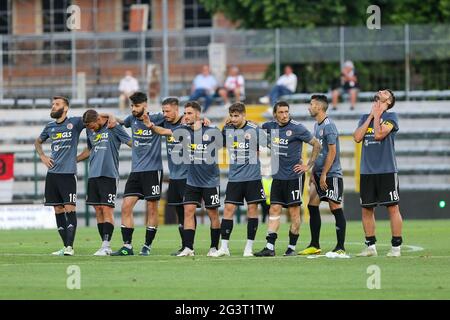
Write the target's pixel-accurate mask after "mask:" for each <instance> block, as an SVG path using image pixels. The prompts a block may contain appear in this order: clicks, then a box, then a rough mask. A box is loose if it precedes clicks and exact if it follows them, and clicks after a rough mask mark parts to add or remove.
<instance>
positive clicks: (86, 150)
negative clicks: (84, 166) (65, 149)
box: [77, 148, 91, 162]
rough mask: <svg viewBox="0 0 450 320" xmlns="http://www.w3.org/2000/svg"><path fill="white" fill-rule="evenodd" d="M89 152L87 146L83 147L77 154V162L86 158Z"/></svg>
mask: <svg viewBox="0 0 450 320" xmlns="http://www.w3.org/2000/svg"><path fill="white" fill-rule="evenodd" d="M90 154H91V151H90V150H89V148H85V149H84V150H83V151H82V152H81V153H80V154H79V155H78V156H77V162H80V161H83V160H86V159H87V158H89V155H90Z"/></svg>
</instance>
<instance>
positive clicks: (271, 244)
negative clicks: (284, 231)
mask: <svg viewBox="0 0 450 320" xmlns="http://www.w3.org/2000/svg"><path fill="white" fill-rule="evenodd" d="M277 237H278V235H277V234H276V232H268V233H267V236H266V240H267V244H266V247H267V248H268V249H270V250H275V241H277Z"/></svg>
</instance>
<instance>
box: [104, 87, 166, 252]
mask: <svg viewBox="0 0 450 320" xmlns="http://www.w3.org/2000/svg"><path fill="white" fill-rule="evenodd" d="M130 101H131V115H129V116H128V117H127V118H125V120H121V119H117V122H118V123H119V124H122V125H124V126H125V127H127V128H131V132H132V140H133V143H132V151H131V173H130V175H129V176H128V180H127V182H126V184H125V191H124V194H123V197H124V200H123V203H122V226H121V231H122V239H123V246H122V248H120V249H119V250H118V251H116V252H113V254H112V255H113V256H129V255H134V252H133V246H132V239H133V232H134V219H133V209H134V207H135V206H136V203H137V202H138V201H139V200H140V199H141V200H145V201H146V204H147V206H146V208H147V216H146V219H145V224H146V231H145V242H144V245H143V246H142V249H141V251H140V252H139V255H142V256H148V255H149V254H150V250H151V245H152V243H153V240H154V238H155V236H156V231H157V228H158V202H159V200H160V199H161V186H162V180H163V165H162V158H161V136H160V135H158V134H154V133H153V131H152V130H151V129H152V126H154V125H155V124H156V125H160V124H162V122H163V121H164V117H163V115H162V114H161V113H157V114H149V113H148V105H147V95H146V94H145V93H143V92H135V93H134V94H132V95H131V96H130Z"/></svg>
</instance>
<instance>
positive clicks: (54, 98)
mask: <svg viewBox="0 0 450 320" xmlns="http://www.w3.org/2000/svg"><path fill="white" fill-rule="evenodd" d="M52 99H53V100H56V99H61V100H62V101H64V103H65V104H66V106H68V107H69V98H66V97H64V96H54V97H53V98H52Z"/></svg>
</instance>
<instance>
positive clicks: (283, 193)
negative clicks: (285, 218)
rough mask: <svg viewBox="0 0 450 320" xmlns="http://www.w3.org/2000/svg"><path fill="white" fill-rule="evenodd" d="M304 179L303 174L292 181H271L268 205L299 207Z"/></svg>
mask: <svg viewBox="0 0 450 320" xmlns="http://www.w3.org/2000/svg"><path fill="white" fill-rule="evenodd" d="M304 178H305V174H302V175H301V176H300V177H299V178H298V179H293V180H278V179H273V181H272V187H271V188H270V204H281V205H282V206H283V207H284V208H287V207H291V206H299V205H301V204H302V193H303V180H304Z"/></svg>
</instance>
